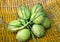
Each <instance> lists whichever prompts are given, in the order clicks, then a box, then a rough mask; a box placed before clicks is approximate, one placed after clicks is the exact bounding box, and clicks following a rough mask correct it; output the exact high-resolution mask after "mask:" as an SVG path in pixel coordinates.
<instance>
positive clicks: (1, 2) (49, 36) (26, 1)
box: [0, 0, 60, 42]
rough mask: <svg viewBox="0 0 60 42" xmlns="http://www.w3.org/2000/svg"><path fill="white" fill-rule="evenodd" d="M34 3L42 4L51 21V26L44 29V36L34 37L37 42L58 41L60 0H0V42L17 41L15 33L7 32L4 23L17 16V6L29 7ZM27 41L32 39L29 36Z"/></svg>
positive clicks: (59, 38) (59, 39) (30, 41)
mask: <svg viewBox="0 0 60 42" xmlns="http://www.w3.org/2000/svg"><path fill="white" fill-rule="evenodd" d="M36 3H41V4H42V5H43V7H44V10H45V11H46V14H47V16H48V18H49V19H50V21H51V27H50V28H49V29H48V30H46V32H45V35H44V37H42V38H36V39H37V42H60V0H0V42H17V40H16V39H15V36H16V33H12V32H9V31H8V30H7V29H6V28H7V25H6V24H5V23H9V22H10V21H12V20H14V19H16V18H17V12H16V8H17V7H18V6H20V5H26V6H27V7H29V9H31V8H32V7H33V5H34V4H36ZM3 22H4V23H3ZM27 42H33V41H32V39H31V38H30V40H28V41H27Z"/></svg>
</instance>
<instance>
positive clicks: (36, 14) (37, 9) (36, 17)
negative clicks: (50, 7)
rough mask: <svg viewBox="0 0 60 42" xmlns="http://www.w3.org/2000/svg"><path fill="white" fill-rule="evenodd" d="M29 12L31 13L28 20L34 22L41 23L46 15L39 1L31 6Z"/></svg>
mask: <svg viewBox="0 0 60 42" xmlns="http://www.w3.org/2000/svg"><path fill="white" fill-rule="evenodd" d="M31 13H32V15H31V18H30V20H31V21H32V22H33V23H36V24H41V23H42V22H43V21H44V19H45V16H46V15H45V12H44V10H43V7H42V5H41V4H39V3H38V4H36V5H34V6H33V8H32V11H31Z"/></svg>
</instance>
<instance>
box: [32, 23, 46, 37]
mask: <svg viewBox="0 0 60 42" xmlns="http://www.w3.org/2000/svg"><path fill="white" fill-rule="evenodd" d="M31 30H32V32H33V33H34V35H35V36H36V37H42V36H43V35H44V32H45V30H44V27H43V26H42V25H37V24H34V25H33V26H32V28H31Z"/></svg>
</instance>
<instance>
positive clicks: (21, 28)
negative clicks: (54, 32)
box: [8, 3, 51, 42]
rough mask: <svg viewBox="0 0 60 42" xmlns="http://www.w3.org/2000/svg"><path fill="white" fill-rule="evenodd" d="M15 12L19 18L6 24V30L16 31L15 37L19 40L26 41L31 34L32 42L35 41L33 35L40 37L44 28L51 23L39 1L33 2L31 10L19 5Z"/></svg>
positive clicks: (20, 41)
mask: <svg viewBox="0 0 60 42" xmlns="http://www.w3.org/2000/svg"><path fill="white" fill-rule="evenodd" d="M17 13H18V17H19V18H18V19H17V20H13V21H11V22H10V23H9V24H8V30H9V31H11V32H16V33H17V34H16V39H17V41H19V42H25V41H27V40H28V39H29V38H30V36H32V38H33V40H34V41H33V42H37V41H36V39H35V37H42V36H43V35H44V33H45V29H46V28H49V27H50V25H51V23H50V21H49V19H48V18H47V16H46V13H45V11H44V10H43V6H42V4H40V3H37V4H35V5H34V6H33V8H32V10H29V9H28V8H27V7H26V6H19V7H17Z"/></svg>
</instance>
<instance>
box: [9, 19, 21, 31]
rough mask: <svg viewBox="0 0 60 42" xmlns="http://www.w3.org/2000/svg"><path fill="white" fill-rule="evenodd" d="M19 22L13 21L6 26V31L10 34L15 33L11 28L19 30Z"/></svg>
mask: <svg viewBox="0 0 60 42" xmlns="http://www.w3.org/2000/svg"><path fill="white" fill-rule="evenodd" d="M21 26H22V25H21V22H19V20H13V21H11V22H10V23H9V25H8V30H9V31H11V32H16V31H13V30H12V29H13V28H19V27H21Z"/></svg>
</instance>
